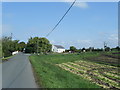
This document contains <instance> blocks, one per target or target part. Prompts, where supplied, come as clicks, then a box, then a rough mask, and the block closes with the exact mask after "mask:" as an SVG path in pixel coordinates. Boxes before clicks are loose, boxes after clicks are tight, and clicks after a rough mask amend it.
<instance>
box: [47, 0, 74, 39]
mask: <svg viewBox="0 0 120 90" xmlns="http://www.w3.org/2000/svg"><path fill="white" fill-rule="evenodd" d="M75 2H76V0H74V2H73V3H72V4H71V6H70V7H69V8H68V10H67V11H66V12H65V14H64V15H63V16H62V18H61V19H60V20H59V22H58V23H57V24H56V25H55V27H54V28H53V29H52V30H51V31H50V32H49V33H48V34H47V35H46V37H48V36H49V35H50V34H51V33H52V32H53V31H54V30H55V28H56V27H57V26H58V25H59V24H60V22H61V21H62V20H63V18H64V17H65V16H66V14H67V13H68V12H69V11H70V9H71V8H72V6H73V5H74V3H75Z"/></svg>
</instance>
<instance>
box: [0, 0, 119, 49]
mask: <svg viewBox="0 0 120 90" xmlns="http://www.w3.org/2000/svg"><path fill="white" fill-rule="evenodd" d="M70 5H71V3H70V2H16V3H15V2H4V3H2V27H3V31H2V35H3V36H10V35H11V33H13V39H18V40H20V41H24V42H27V41H28V39H29V38H30V37H36V36H38V37H45V36H46V35H47V34H48V33H49V32H50V31H51V30H52V29H53V27H54V26H55V25H56V24H57V22H58V21H59V20H60V19H61V17H62V16H63V14H64V13H65V12H66V11H67V9H68V8H69V7H70ZM47 39H48V40H49V41H50V43H51V44H55V45H62V46H64V47H65V48H66V49H68V48H69V47H70V46H75V47H76V48H78V49H79V48H83V47H85V48H88V47H95V48H103V43H104V42H106V43H107V45H108V46H109V47H116V46H118V3H117V2H82V3H80V2H77V3H75V4H74V6H73V7H72V8H71V10H70V11H69V12H68V14H67V15H66V16H65V18H64V19H63V20H62V22H61V23H60V24H59V25H58V27H57V28H56V29H55V30H54V31H53V32H52V33H51V34H50V35H49V36H48V37H47Z"/></svg>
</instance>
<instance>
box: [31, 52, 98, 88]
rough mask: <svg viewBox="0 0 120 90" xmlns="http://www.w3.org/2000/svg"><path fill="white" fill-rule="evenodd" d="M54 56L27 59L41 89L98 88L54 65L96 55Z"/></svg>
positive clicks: (35, 56) (34, 56)
mask: <svg viewBox="0 0 120 90" xmlns="http://www.w3.org/2000/svg"><path fill="white" fill-rule="evenodd" d="M84 55H85V54H83V55H79V54H55V55H39V56H37V55H32V56H30V57H29V59H30V61H31V63H32V66H33V69H34V72H35V75H36V78H37V83H38V85H39V86H40V87H43V88H100V86H98V85H96V84H95V83H91V82H90V81H88V80H86V79H83V78H82V77H81V76H78V75H75V74H73V73H71V72H69V71H66V70H63V69H62V68H60V67H58V66H57V65H56V64H61V63H66V62H74V61H78V60H81V59H82V58H84V57H85V56H86V57H90V56H91V57H92V56H95V55H97V54H94V53H92V54H91V53H87V54H86V55H85V56H84Z"/></svg>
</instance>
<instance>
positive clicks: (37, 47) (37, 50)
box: [37, 40, 38, 55]
mask: <svg viewBox="0 0 120 90" xmlns="http://www.w3.org/2000/svg"><path fill="white" fill-rule="evenodd" d="M37 55H38V40H37Z"/></svg>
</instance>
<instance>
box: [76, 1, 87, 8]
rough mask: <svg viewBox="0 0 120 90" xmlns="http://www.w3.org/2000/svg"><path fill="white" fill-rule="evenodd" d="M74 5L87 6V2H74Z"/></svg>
mask: <svg viewBox="0 0 120 90" xmlns="http://www.w3.org/2000/svg"><path fill="white" fill-rule="evenodd" d="M74 6H76V7H80V8H88V4H87V3H86V2H76V3H75V4H74Z"/></svg>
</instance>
